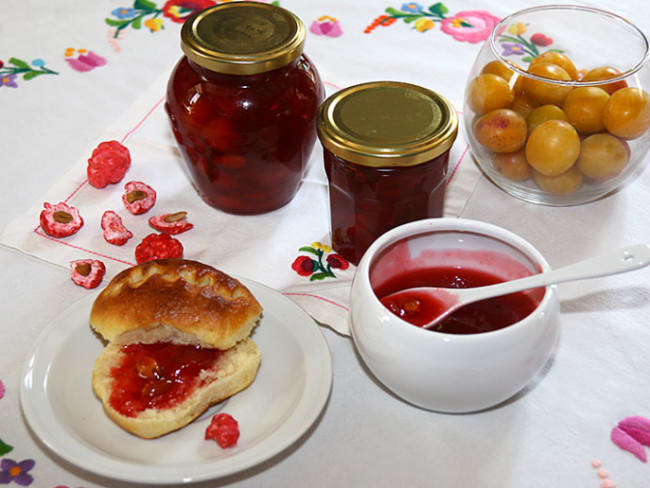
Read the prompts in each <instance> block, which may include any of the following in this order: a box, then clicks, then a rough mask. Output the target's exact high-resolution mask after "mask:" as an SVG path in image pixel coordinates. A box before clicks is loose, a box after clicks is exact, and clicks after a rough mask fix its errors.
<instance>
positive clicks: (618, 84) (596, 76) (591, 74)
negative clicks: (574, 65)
mask: <svg viewBox="0 0 650 488" xmlns="http://www.w3.org/2000/svg"><path fill="white" fill-rule="evenodd" d="M619 76H621V72H620V71H619V70H617V69H616V68H613V67H612V66H599V67H598V68H594V69H592V70H589V71H587V73H585V75H584V76H583V77H582V79H581V80H580V81H600V80H609V79H611V78H618V77H619ZM598 86H599V87H600V88H602V89H603V90H605V91H606V92H607V93H609V94H610V95H611V94H612V93H614V92H615V91H616V90H620V89H621V88H626V87H627V81H625V80H620V81H615V82H613V83H606V84H604V85H598Z"/></svg>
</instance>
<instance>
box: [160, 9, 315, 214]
mask: <svg viewBox="0 0 650 488" xmlns="http://www.w3.org/2000/svg"><path fill="white" fill-rule="evenodd" d="M304 41H305V26H304V25H303V23H302V22H301V21H300V19H299V18H298V17H296V16H295V15H294V14H293V13H291V12H289V11H287V10H285V9H283V8H280V7H277V6H274V5H269V4H264V3H258V2H232V3H223V4H220V5H217V6H214V7H210V8H207V9H205V10H203V11H201V12H198V13H196V14H194V15H193V16H192V17H190V18H189V19H188V20H187V21H186V22H185V24H184V25H183V28H182V30H181V48H182V50H183V52H184V53H185V56H183V57H182V58H181V60H180V61H179V62H178V64H177V65H176V67H175V68H174V70H173V72H172V74H171V77H170V80H169V83H168V86H167V103H166V104H165V109H166V111H167V114H168V115H169V120H170V122H171V126H172V130H173V133H174V136H175V137H176V140H177V142H178V146H179V148H180V151H181V153H182V155H183V159H184V161H185V164H186V166H187V168H188V170H189V171H188V172H189V177H190V180H191V182H192V184H193V185H194V187H195V188H196V190H197V191H198V193H199V194H200V195H201V197H202V198H203V200H204V201H205V202H206V203H208V204H209V205H211V206H213V207H216V208H218V209H220V210H224V211H226V212H230V213H235V214H259V213H264V212H269V211H271V210H275V209H277V208H279V207H282V206H283V205H286V204H287V203H288V202H289V201H291V199H292V198H293V197H294V196H295V194H296V192H297V191H298V188H299V186H300V183H301V181H302V178H303V176H304V175H305V173H306V171H307V162H308V160H309V156H310V154H311V151H312V149H313V146H314V142H315V141H316V117H317V113H318V106H319V104H320V103H321V101H322V100H323V98H324V90H323V85H322V82H321V80H320V77H319V75H318V72H317V71H316V68H315V67H314V65H313V64H312V63H311V61H309V59H308V58H307V57H306V56H305V55H304V54H303V52H302V51H303V45H304Z"/></svg>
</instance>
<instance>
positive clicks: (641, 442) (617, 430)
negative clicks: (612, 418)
mask: <svg viewBox="0 0 650 488" xmlns="http://www.w3.org/2000/svg"><path fill="white" fill-rule="evenodd" d="M610 437H611V439H612V442H613V443H614V444H616V445H617V446H618V447H620V448H621V449H624V450H626V451H628V452H631V453H632V454H634V455H635V456H636V457H637V458H639V459H640V460H641V461H643V462H644V463H645V462H647V461H648V456H647V454H646V452H645V449H644V448H643V446H649V447H650V419H648V418H645V417H641V416H638V415H637V416H633V417H626V418H624V419H623V420H621V421H620V422H619V423H618V425H617V426H616V427H614V428H613V429H612V433H611V434H610Z"/></svg>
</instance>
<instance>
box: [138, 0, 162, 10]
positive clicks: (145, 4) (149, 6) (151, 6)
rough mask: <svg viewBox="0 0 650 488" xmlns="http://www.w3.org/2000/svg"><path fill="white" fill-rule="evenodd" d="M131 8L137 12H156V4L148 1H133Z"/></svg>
mask: <svg viewBox="0 0 650 488" xmlns="http://www.w3.org/2000/svg"><path fill="white" fill-rule="evenodd" d="M133 8H135V9H139V10H156V4H155V3H153V2H150V1H149V0H135V2H133Z"/></svg>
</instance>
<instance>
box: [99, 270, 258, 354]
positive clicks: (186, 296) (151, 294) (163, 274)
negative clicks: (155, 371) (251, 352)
mask: <svg viewBox="0 0 650 488" xmlns="http://www.w3.org/2000/svg"><path fill="white" fill-rule="evenodd" d="M261 312H262V307H261V306H260V304H259V303H258V302H257V300H256V299H255V297H253V295H252V294H251V292H250V291H248V289H247V288H246V287H245V286H244V285H242V284H241V283H240V282H239V281H237V280H236V279H234V278H231V277H230V276H228V275H227V274H225V273H222V272H221V271H218V270H216V269H214V268H212V267H211V266H207V265H205V264H202V263H199V262H196V261H188V260H184V259H159V260H155V261H149V262H147V263H143V264H140V265H138V266H134V267H132V268H129V269H126V270H124V271H122V272H121V273H120V274H118V275H117V276H115V278H113V279H112V280H111V282H110V283H109V284H108V285H106V288H104V290H103V291H102V292H101V293H100V294H99V296H98V297H97V299H96V300H95V303H94V304H93V308H92V311H91V313H90V325H91V326H92V327H93V328H94V329H95V330H96V331H97V332H98V333H99V334H101V335H102V337H104V339H106V340H108V341H110V342H114V343H117V344H131V343H135V342H145V343H150V342H159V341H166V340H170V341H172V342H176V343H183V344H198V345H200V346H203V347H216V348H217V349H228V348H230V347H232V346H234V345H235V344H236V343H237V342H239V341H241V340H242V339H244V338H246V337H248V336H249V335H250V333H251V330H252V329H253V327H254V325H255V323H256V322H257V320H258V319H259V317H260V314H261Z"/></svg>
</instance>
